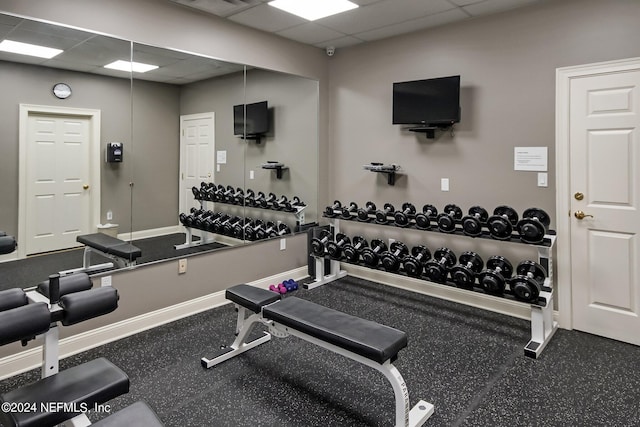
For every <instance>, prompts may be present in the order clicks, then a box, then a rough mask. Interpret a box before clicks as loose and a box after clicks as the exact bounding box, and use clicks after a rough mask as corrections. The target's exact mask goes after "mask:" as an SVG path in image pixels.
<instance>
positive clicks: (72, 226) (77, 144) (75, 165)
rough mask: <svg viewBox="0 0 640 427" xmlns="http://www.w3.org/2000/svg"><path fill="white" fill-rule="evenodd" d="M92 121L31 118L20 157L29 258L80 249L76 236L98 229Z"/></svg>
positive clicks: (40, 115) (55, 116)
mask: <svg viewBox="0 0 640 427" xmlns="http://www.w3.org/2000/svg"><path fill="white" fill-rule="evenodd" d="M91 120H92V119H91V117H89V116H76V115H60V114H50V113H40V112H35V111H30V112H28V113H27V115H26V140H25V143H26V146H25V147H24V154H23V156H24V159H21V164H22V165H24V166H23V167H24V171H23V173H24V182H25V184H26V185H25V188H24V194H22V195H21V196H24V199H25V205H24V211H23V213H22V214H21V217H22V216H24V221H25V224H24V226H25V234H24V237H25V239H24V240H23V243H24V244H25V248H24V250H25V255H30V254H35V253H40V252H48V251H53V250H59V249H66V248H71V247H75V246H78V243H77V242H76V237H77V236H78V235H82V234H88V233H89V232H91V231H92V229H93V225H92V224H91V220H92V206H91V203H92V199H91V192H92V188H91V187H92V185H97V186H98V187H99V182H92V176H91V173H90V167H91V158H90V156H91V153H92V149H91V145H92V140H91V138H92V131H91V125H92V123H91ZM98 191H99V190H98ZM21 193H22V191H21ZM21 243H22V242H21Z"/></svg>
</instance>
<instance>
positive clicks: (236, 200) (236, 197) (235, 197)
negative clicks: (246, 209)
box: [229, 187, 244, 205]
mask: <svg viewBox="0 0 640 427" xmlns="http://www.w3.org/2000/svg"><path fill="white" fill-rule="evenodd" d="M243 201H244V190H243V189H242V188H240V187H238V188H236V191H235V193H233V194H232V195H231V196H230V197H229V202H230V203H233V204H234V205H241V204H242V202H243Z"/></svg>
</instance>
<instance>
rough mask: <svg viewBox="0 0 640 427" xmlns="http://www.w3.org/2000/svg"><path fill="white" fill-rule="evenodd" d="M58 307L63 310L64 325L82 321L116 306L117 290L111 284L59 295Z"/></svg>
mask: <svg viewBox="0 0 640 427" xmlns="http://www.w3.org/2000/svg"><path fill="white" fill-rule="evenodd" d="M59 305H60V307H62V309H63V310H64V314H63V317H62V324H63V325H64V326H69V325H74V324H76V323H80V322H84V321H85V320H88V319H93V318H94V317H98V316H102V315H103V314H107V313H111V312H112V311H114V310H115V309H116V308H118V291H117V290H116V289H115V288H112V287H111V286H105V287H103V288H96V289H91V290H88V291H82V292H75V293H73V294H68V295H65V296H63V297H60V302H59Z"/></svg>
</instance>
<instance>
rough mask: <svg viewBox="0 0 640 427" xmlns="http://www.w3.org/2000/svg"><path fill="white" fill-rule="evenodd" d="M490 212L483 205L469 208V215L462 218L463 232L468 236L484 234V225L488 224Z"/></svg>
mask: <svg viewBox="0 0 640 427" xmlns="http://www.w3.org/2000/svg"><path fill="white" fill-rule="evenodd" d="M488 219H489V213H488V212H487V210H486V209H485V208H483V207H482V206H472V207H470V208H469V215H467V216H465V217H464V218H462V232H463V233H464V234H466V235H467V236H471V237H478V236H479V235H481V234H482V227H483V226H484V225H486V224H487V220H488Z"/></svg>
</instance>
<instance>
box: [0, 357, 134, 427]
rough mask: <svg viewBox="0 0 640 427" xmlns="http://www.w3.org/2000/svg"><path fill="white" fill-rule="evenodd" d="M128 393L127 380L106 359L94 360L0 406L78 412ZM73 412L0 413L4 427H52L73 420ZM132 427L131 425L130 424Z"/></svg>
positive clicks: (25, 389)
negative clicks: (62, 405) (54, 405)
mask: <svg viewBox="0 0 640 427" xmlns="http://www.w3.org/2000/svg"><path fill="white" fill-rule="evenodd" d="M128 392H129V377H127V375H126V374H125V373H124V372H123V371H122V370H121V369H120V368H118V367H117V366H116V365H114V364H113V363H111V362H109V361H108V360H107V359H105V358H102V357H101V358H98V359H94V360H92V361H90V362H87V363H83V364H82V365H78V366H74V367H73V368H69V369H66V370H64V371H62V372H59V373H57V374H55V375H52V376H50V377H47V378H43V379H41V380H39V381H36V382H34V383H31V384H28V385H26V386H24V387H20V388H18V389H15V390H11V391H9V392H7V393H4V394H3V395H1V396H0V400H1V401H2V402H9V403H30V404H35V405H36V408H38V409H40V404H41V403H44V404H47V403H48V402H66V403H70V404H74V403H75V404H76V406H77V407H78V408H80V406H81V404H82V403H85V404H86V405H87V406H88V407H89V408H91V407H93V406H94V405H95V404H102V403H105V402H107V401H109V400H111V399H114V398H116V397H118V396H120V395H123V394H126V393H128ZM76 415H78V413H73V412H64V410H61V411H60V412H37V411H35V412H31V411H23V412H10V413H6V412H4V411H0V422H2V425H3V426H4V427H15V426H20V427H43V426H53V425H57V424H60V423H62V422H63V421H65V420H68V419H70V418H73V417H74V416H76ZM131 425H133V424H131Z"/></svg>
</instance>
